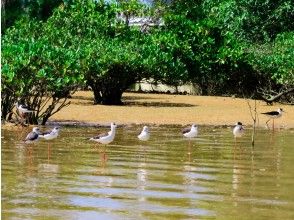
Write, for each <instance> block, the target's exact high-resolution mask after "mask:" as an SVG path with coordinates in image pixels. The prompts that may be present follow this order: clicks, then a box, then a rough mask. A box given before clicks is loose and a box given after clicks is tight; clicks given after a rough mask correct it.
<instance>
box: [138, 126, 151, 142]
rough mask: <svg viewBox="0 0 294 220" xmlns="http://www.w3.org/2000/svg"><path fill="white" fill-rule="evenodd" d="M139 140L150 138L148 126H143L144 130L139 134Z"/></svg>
mask: <svg viewBox="0 0 294 220" xmlns="http://www.w3.org/2000/svg"><path fill="white" fill-rule="evenodd" d="M138 138H139V140H141V141H148V140H149V138H150V133H149V128H148V127H147V126H144V127H143V130H142V131H141V133H140V134H139V135H138Z"/></svg>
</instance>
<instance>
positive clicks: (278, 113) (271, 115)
mask: <svg viewBox="0 0 294 220" xmlns="http://www.w3.org/2000/svg"><path fill="white" fill-rule="evenodd" d="M283 112H285V111H284V110H283V109H282V108H278V109H277V111H271V112H263V113H261V114H263V115H266V116H268V117H269V120H267V121H266V126H267V127H268V122H269V121H270V120H271V119H273V130H274V126H275V119H276V118H280V117H282V114H283Z"/></svg>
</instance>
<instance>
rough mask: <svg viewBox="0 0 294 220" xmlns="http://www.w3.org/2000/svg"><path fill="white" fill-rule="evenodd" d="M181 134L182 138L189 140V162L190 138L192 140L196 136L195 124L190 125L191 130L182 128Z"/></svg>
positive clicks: (196, 128)
mask: <svg viewBox="0 0 294 220" xmlns="http://www.w3.org/2000/svg"><path fill="white" fill-rule="evenodd" d="M182 133H183V135H184V137H186V138H189V147H188V148H189V149H188V155H189V161H191V138H194V137H196V136H197V135H198V127H197V126H196V125H195V124H192V126H191V128H189V127H188V128H184V129H183V130H182Z"/></svg>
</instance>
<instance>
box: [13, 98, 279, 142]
mask: <svg viewBox="0 0 294 220" xmlns="http://www.w3.org/2000/svg"><path fill="white" fill-rule="evenodd" d="M15 106H16V108H17V110H18V111H19V113H20V114H21V116H22V117H24V118H25V116H26V114H28V113H32V112H34V111H35V110H31V109H29V108H28V107H27V106H25V105H22V104H18V103H16V105H15ZM283 112H284V111H283V109H282V108H279V109H278V110H277V111H271V112H264V113H261V114H265V115H267V116H268V117H269V120H268V121H267V122H266V124H267V125H268V122H269V121H270V120H271V119H273V129H274V119H276V118H279V117H281V116H282V113H283ZM116 127H117V125H116V124H115V123H111V125H110V131H109V132H107V133H102V134H99V135H97V136H95V137H92V138H90V140H91V141H95V142H97V143H100V144H104V145H107V144H110V143H111V142H112V141H113V140H114V138H115V131H116ZM59 131H60V128H59V127H54V128H53V129H52V130H51V131H46V132H43V133H42V132H40V129H39V128H38V127H34V128H33V130H32V132H30V133H29V134H28V135H27V137H26V138H25V140H24V141H25V143H34V142H36V141H38V140H39V138H44V139H46V140H52V139H55V138H57V137H58V135H59ZM182 134H183V136H184V137H186V138H188V139H191V138H195V137H196V136H197V135H198V127H197V126H196V125H195V124H192V126H191V127H188V128H185V129H183V131H182ZM243 134H244V126H243V124H242V123H241V122H237V123H236V124H235V127H234V129H233V135H234V138H235V139H236V138H239V137H242V136H243ZM149 138H150V131H149V128H148V126H144V127H143V130H142V131H141V133H140V134H139V135H138V139H139V140H141V141H148V140H149Z"/></svg>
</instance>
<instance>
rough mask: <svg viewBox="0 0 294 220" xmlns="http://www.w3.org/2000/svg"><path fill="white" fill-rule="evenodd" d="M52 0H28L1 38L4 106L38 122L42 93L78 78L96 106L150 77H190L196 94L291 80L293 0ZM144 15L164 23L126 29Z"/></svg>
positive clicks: (71, 85) (174, 80) (171, 80)
mask: <svg viewBox="0 0 294 220" xmlns="http://www.w3.org/2000/svg"><path fill="white" fill-rule="evenodd" d="M58 2H59V3H60V2H61V1H57V2H54V3H52V2H51V1H42V0H41V1H35V2H31V1H30V3H29V4H30V7H27V8H29V10H27V12H26V13H27V15H29V16H24V17H22V18H17V22H16V23H14V25H13V26H11V27H10V28H8V29H7V30H6V31H5V34H4V35H3V37H2V45H3V47H2V99H3V100H4V101H2V103H10V104H5V105H3V106H5V107H6V109H8V110H7V111H6V112H9V111H10V110H11V108H12V104H11V103H13V101H15V100H16V99H18V98H20V99H25V100H26V102H28V104H31V105H33V106H31V107H33V108H34V107H35V108H38V109H39V110H40V111H38V113H37V115H36V116H34V117H35V119H36V120H37V119H38V118H40V117H43V118H45V121H46V118H48V117H49V116H50V115H51V114H52V113H54V111H55V110H54V108H53V109H52V107H51V108H47V109H46V108H45V107H42V105H41V104H40V103H41V101H40V100H42V98H41V97H51V98H52V100H53V103H55V104H56V103H57V100H60V97H61V95H60V94H64V93H67V92H68V91H70V90H72V89H73V90H74V89H75V88H76V86H77V85H84V83H85V84H86V85H88V86H90V87H91V88H92V90H93V92H94V96H95V103H102V104H121V96H122V93H123V92H124V91H125V90H126V89H127V88H129V86H131V85H132V84H133V83H136V82H138V81H140V80H142V79H150V78H152V79H153V80H155V81H157V82H163V83H167V84H170V85H179V84H183V83H186V82H193V83H196V84H198V85H199V86H200V88H201V89H202V92H203V94H224V93H238V94H242V93H243V92H244V91H245V92H248V94H251V93H252V92H254V91H255V90H256V88H257V87H263V86H265V85H266V83H267V82H268V81H271V83H275V84H276V85H279V84H287V85H293V57H294V56H293V51H294V50H293V38H294V37H293V20H294V19H293V14H294V7H293V3H292V1H290V0H279V1H275V2H273V1H267V0H262V1H258V2H256V1H252V0H249V1H248V0H247V1H245V0H241V1H236V0H229V1H225V0H217V1H214V0H199V1H192V0H188V1H184V0H179V1H172V3H169V4H165V3H164V1H156V3H154V5H153V8H152V7H151V8H150V7H147V6H146V5H142V4H141V3H140V2H139V1H137V0H132V1H117V2H116V3H106V2H105V1H102V0H101V1H91V0H87V1H82V0H77V1H65V3H63V4H59V3H58ZM47 4H49V6H48V5H47ZM46 5H47V6H48V7H47V6H46ZM42 8H47V9H48V10H47V11H48V12H50V13H47V14H46V13H45V11H46V10H45V11H44V10H43V9H42ZM150 15H152V16H154V19H158V18H159V17H162V18H163V19H164V25H163V26H154V27H152V28H150V29H148V32H142V31H141V30H140V27H132V26H129V19H130V18H131V16H150ZM232 85H234V86H232ZM35 97H38V98H35ZM56 97H59V98H58V99H56ZM5 100H6V101H5ZM34 100H39V101H38V102H34ZM34 105H35V106H34ZM44 106H45V105H44ZM47 106H48V105H47ZM51 106H53V104H52V105H51ZM42 109H43V110H42ZM41 110H42V111H41ZM41 112H42V113H41ZM43 113H44V114H43ZM42 114H43V115H42ZM36 120H35V121H36Z"/></svg>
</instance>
